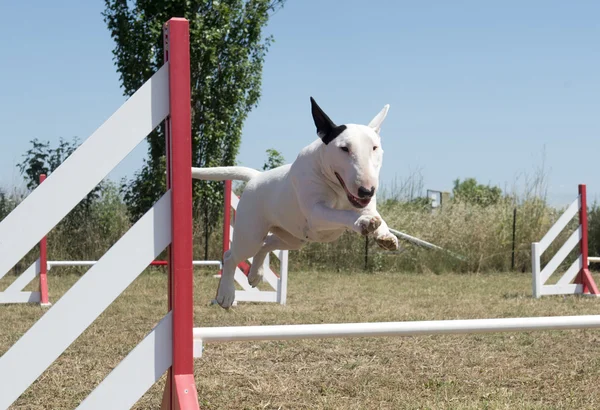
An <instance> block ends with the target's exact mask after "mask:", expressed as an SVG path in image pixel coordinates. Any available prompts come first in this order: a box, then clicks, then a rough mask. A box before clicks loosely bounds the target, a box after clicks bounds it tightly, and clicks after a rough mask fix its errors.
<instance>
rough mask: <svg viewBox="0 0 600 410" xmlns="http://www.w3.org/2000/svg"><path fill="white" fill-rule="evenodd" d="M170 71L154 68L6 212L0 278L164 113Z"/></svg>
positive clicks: (0, 231)
mask: <svg viewBox="0 0 600 410" xmlns="http://www.w3.org/2000/svg"><path fill="white" fill-rule="evenodd" d="M168 71H169V69H168V65H164V66H163V67H162V68H161V69H160V70H158V72H156V73H155V74H154V75H153V76H152V78H150V79H149V80H148V81H147V82H146V83H145V84H144V85H143V86H142V87H141V88H140V89H139V90H138V91H136V92H135V94H133V95H132V96H131V97H130V98H129V99H128V100H127V101H126V102H125V103H124V104H123V105H122V106H121V108H119V109H118V110H117V111H116V112H115V113H114V114H113V115H112V116H111V117H110V118H109V119H108V120H107V121H106V122H105V123H104V124H102V125H101V126H100V128H98V129H97V130H96V131H95V132H94V133H93V134H92V135H91V136H90V137H89V138H87V139H86V140H85V141H84V142H83V144H81V146H79V147H78V148H77V150H75V152H73V154H71V155H70V156H69V157H68V158H67V159H66V160H65V161H64V162H63V163H62V164H61V165H60V166H59V167H58V168H57V169H56V170H55V171H54V172H53V173H52V174H50V176H49V177H48V178H47V179H46V181H45V182H44V183H43V184H40V185H39V186H38V187H37V188H36V189H35V190H34V191H33V192H31V193H30V194H29V195H28V196H27V198H25V200H23V202H21V204H19V206H18V207H17V208H15V209H14V210H13V211H12V212H11V213H10V214H9V215H8V216H7V217H6V218H4V220H3V221H2V222H1V223H0V278H1V277H3V276H4V275H5V274H6V273H7V272H8V271H9V270H10V269H11V268H12V267H13V266H15V264H16V263H17V262H18V261H19V260H20V259H21V258H23V256H25V254H26V253H27V252H29V250H31V249H32V248H33V247H34V246H35V245H36V244H37V243H38V242H39V241H40V240H41V239H42V237H43V236H44V235H46V234H47V233H48V232H49V231H50V230H51V229H52V228H53V227H54V226H55V225H56V224H57V223H58V222H60V220H61V219H63V218H64V217H65V216H66V215H67V214H68V213H69V211H71V209H73V208H74V207H75V206H76V205H77V204H78V203H79V202H80V201H81V200H82V199H83V198H84V197H85V196H86V195H87V194H88V193H89V192H90V191H91V190H92V189H93V188H94V187H96V186H97V185H98V183H100V182H101V181H102V179H104V177H106V175H108V173H109V172H110V171H112V169H113V168H114V167H115V166H117V165H118V164H119V163H120V162H121V161H122V160H123V158H125V157H126V156H127V154H129V153H130V152H131V151H132V150H133V149H134V148H135V147H136V146H137V145H138V144H139V143H140V142H141V141H142V140H143V139H144V138H145V137H146V136H147V135H148V134H149V133H150V132H151V131H152V130H153V129H154V128H156V126H158V125H159V124H160V123H161V121H162V120H163V119H164V118H165V117H166V116H167V115H168V113H169V98H168V95H169V84H168V74H169V73H168ZM91 164H93V166H90V165H91Z"/></svg>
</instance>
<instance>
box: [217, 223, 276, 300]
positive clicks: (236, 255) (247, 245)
mask: <svg viewBox="0 0 600 410" xmlns="http://www.w3.org/2000/svg"><path fill="white" fill-rule="evenodd" d="M241 220H242V219H238V220H237V221H241ZM237 221H236V222H237ZM244 221H245V223H244V224H240V223H236V225H235V228H234V230H233V240H232V242H231V249H229V250H228V251H227V252H225V254H224V255H223V272H222V274H221V279H220V280H219V288H218V289H217V298H216V299H217V303H218V304H219V305H220V306H221V307H222V308H225V309H228V308H229V307H230V306H231V305H232V304H233V302H234V300H235V269H236V267H237V266H238V265H239V264H240V262H242V261H245V260H246V259H248V258H250V257H252V256H254V255H256V254H257V253H258V252H259V250H260V248H261V246H262V244H263V241H264V239H265V237H266V235H267V232H268V226H266V225H265V224H263V223H261V221H258V220H253V221H251V222H250V223H248V222H246V221H248V219H244Z"/></svg>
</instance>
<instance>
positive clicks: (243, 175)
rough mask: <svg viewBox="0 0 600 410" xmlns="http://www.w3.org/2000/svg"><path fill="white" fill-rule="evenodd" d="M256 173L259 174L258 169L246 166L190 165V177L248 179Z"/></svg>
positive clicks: (223, 179)
mask: <svg viewBox="0 0 600 410" xmlns="http://www.w3.org/2000/svg"><path fill="white" fill-rule="evenodd" d="M258 174H260V171H257V170H255V169H252V168H248V167H208V168H194V167H192V178H194V179H204V180H208V181H225V180H228V179H232V180H236V181H250V180H251V179H252V178H254V177H255V176H257V175H258Z"/></svg>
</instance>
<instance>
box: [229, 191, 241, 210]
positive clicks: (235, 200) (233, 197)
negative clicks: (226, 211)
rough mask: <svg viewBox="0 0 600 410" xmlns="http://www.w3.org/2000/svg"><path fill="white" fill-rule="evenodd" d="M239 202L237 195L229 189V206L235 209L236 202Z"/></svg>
mask: <svg viewBox="0 0 600 410" xmlns="http://www.w3.org/2000/svg"><path fill="white" fill-rule="evenodd" d="M239 203H240V199H239V198H238V196H237V195H236V194H235V193H234V192H233V191H231V207H232V208H233V209H234V210H237V207H238V204H239Z"/></svg>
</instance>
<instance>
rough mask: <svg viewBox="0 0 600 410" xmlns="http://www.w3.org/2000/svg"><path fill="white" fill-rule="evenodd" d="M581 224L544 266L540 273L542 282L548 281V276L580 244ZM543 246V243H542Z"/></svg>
mask: <svg viewBox="0 0 600 410" xmlns="http://www.w3.org/2000/svg"><path fill="white" fill-rule="evenodd" d="M581 235H582V232H581V225H580V226H579V227H578V228H577V229H576V230H575V231H574V232H573V233H572V234H571V236H569V239H567V240H566V241H565V243H564V244H563V246H561V247H560V249H559V250H558V252H556V254H555V255H554V256H553V257H552V259H550V261H549V262H548V263H547V264H546V266H544V269H542V273H541V274H540V276H541V278H542V279H541V280H542V283H546V281H548V278H550V276H552V274H553V273H554V271H555V270H556V268H558V266H559V265H560V264H561V263H562V262H563V261H564V260H565V258H566V257H567V256H569V253H570V252H571V251H572V250H573V248H574V247H575V246H577V245H578V244H579V241H580V240H581ZM540 246H541V245H540Z"/></svg>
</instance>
